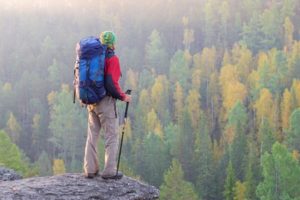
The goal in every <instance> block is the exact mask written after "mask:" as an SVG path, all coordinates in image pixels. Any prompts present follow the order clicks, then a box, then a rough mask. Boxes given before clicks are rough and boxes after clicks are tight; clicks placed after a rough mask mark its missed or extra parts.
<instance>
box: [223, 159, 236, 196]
mask: <svg viewBox="0 0 300 200" xmlns="http://www.w3.org/2000/svg"><path fill="white" fill-rule="evenodd" d="M226 175H227V177H226V182H225V190H224V197H225V199H226V200H234V193H235V180H236V178H235V175H234V169H233V166H232V163H231V161H230V162H229V164H228V166H227V169H226Z"/></svg>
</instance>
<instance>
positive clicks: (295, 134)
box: [287, 108, 300, 152]
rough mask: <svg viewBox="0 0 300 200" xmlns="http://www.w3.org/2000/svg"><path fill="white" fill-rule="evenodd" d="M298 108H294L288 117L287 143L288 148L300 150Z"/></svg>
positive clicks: (299, 113) (299, 110) (299, 109)
mask: <svg viewBox="0 0 300 200" xmlns="http://www.w3.org/2000/svg"><path fill="white" fill-rule="evenodd" d="M299 120H300V108H297V109H296V110H294V112H293V113H292V115H291V117H290V129H289V132H288V136H287V143H288V146H289V148H290V149H292V150H297V151H298V152H300V124H299Z"/></svg>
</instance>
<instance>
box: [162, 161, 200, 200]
mask: <svg viewBox="0 0 300 200" xmlns="http://www.w3.org/2000/svg"><path fill="white" fill-rule="evenodd" d="M160 199H161V200H182V199H189V200H198V199H199V198H198V196H197V193H196V192H195V190H194V187H193V185H192V184H191V183H190V182H187V181H185V180H184V175H183V171H182V168H181V165H180V163H179V162H178V161H177V160H173V161H172V166H171V167H170V168H169V170H168V171H167V172H166V173H165V174H164V183H163V184H162V185H161V186H160Z"/></svg>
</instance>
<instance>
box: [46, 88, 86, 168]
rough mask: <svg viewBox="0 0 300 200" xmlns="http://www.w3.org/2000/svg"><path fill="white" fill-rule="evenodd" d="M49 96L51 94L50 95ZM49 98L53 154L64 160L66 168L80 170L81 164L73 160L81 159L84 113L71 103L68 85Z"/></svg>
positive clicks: (84, 128) (84, 124)
mask: <svg viewBox="0 0 300 200" xmlns="http://www.w3.org/2000/svg"><path fill="white" fill-rule="evenodd" d="M50 96H51V95H50ZM52 98H53V99H52V100H50V99H49V104H50V119H51V121H50V123H49V129H50V131H51V133H52V135H53V136H52V138H50V140H49V141H50V142H51V143H52V144H53V147H54V150H55V152H57V153H55V155H54V156H57V157H61V158H63V159H64V160H65V162H66V163H65V164H66V168H67V169H70V170H72V171H79V170H81V168H82V167H81V164H80V162H78V165H75V166H74V165H73V166H72V165H71V163H72V161H73V164H74V161H75V160H79V159H82V157H83V147H84V144H85V141H84V139H83V138H84V135H85V132H86V124H87V122H86V120H84V119H85V113H84V112H82V110H81V108H80V107H78V106H74V105H73V104H72V94H71V92H70V90H69V87H68V86H66V85H63V86H62V89H61V91H60V92H59V93H57V94H54V95H53V97H52Z"/></svg>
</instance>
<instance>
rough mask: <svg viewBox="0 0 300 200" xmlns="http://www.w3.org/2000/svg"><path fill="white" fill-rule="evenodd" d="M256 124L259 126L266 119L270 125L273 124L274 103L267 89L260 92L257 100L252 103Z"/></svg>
mask: <svg viewBox="0 0 300 200" xmlns="http://www.w3.org/2000/svg"><path fill="white" fill-rule="evenodd" d="M254 109H255V112H256V120H257V124H261V123H262V122H263V120H264V119H267V120H268V121H269V123H270V124H271V125H274V124H273V115H274V113H273V112H274V101H273V96H272V94H271V92H270V91H269V90H268V89H267V88H263V89H262V90H261V91H260V94H259V98H258V99H257V100H256V102H255V103H254Z"/></svg>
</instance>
